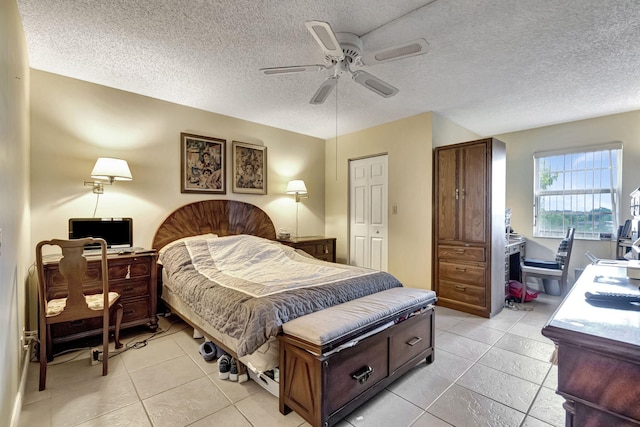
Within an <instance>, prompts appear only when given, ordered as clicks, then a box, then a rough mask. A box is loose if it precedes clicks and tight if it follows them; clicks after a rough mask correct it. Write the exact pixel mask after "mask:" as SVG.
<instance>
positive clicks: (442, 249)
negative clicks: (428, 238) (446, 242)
mask: <svg viewBox="0 0 640 427" xmlns="http://www.w3.org/2000/svg"><path fill="white" fill-rule="evenodd" d="M438 258H440V259H448V260H453V261H462V260H464V261H469V262H473V261H475V262H484V261H485V253H484V248H472V247H468V246H438Z"/></svg>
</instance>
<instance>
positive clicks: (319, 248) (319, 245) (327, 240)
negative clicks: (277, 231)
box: [278, 236, 336, 262]
mask: <svg viewBox="0 0 640 427" xmlns="http://www.w3.org/2000/svg"><path fill="white" fill-rule="evenodd" d="M278 242H280V243H282V244H283V245H287V246H291V247H292V248H295V249H301V250H303V251H305V252H306V253H308V254H309V255H312V256H314V257H316V258H318V259H321V260H323V261H329V262H336V238H335V237H324V236H309V237H291V238H290V239H278Z"/></svg>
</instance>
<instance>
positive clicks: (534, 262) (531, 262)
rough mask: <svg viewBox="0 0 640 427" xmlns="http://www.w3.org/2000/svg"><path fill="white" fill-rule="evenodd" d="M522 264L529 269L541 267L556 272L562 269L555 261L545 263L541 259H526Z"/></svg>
mask: <svg viewBox="0 0 640 427" xmlns="http://www.w3.org/2000/svg"><path fill="white" fill-rule="evenodd" d="M522 263H523V264H524V265H526V266H527V267H540V268H549V269H555V270H561V269H562V266H561V265H560V264H558V263H557V262H555V261H543V260H541V259H532V258H525V259H523V260H522Z"/></svg>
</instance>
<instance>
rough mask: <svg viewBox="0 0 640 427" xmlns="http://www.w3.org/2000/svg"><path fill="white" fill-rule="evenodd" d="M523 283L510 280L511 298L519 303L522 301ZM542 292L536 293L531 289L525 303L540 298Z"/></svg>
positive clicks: (528, 290)
mask: <svg viewBox="0 0 640 427" xmlns="http://www.w3.org/2000/svg"><path fill="white" fill-rule="evenodd" d="M522 288H523V285H522V283H520V282H518V281H517V280H509V296H510V297H512V298H515V299H517V300H518V302H520V301H522ZM539 294H540V292H534V291H532V290H531V289H527V295H526V296H525V297H524V302H529V301H533V300H534V299H536V298H537V297H538V295H539Z"/></svg>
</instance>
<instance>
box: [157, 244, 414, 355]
mask: <svg viewBox="0 0 640 427" xmlns="http://www.w3.org/2000/svg"><path fill="white" fill-rule="evenodd" d="M207 252H208V253H209V255H211V256H210V257H209V256H204V255H205V254H206V253H207ZM230 259H232V260H231V261H230ZM194 260H195V263H194ZM160 262H161V263H162V265H163V268H164V270H165V274H166V276H167V278H168V282H169V283H167V284H165V286H169V287H170V288H171V290H172V291H173V292H174V293H176V294H177V295H179V296H180V298H182V299H183V300H184V301H185V302H186V303H187V304H188V305H189V306H190V307H191V308H192V309H193V310H194V311H196V312H197V313H198V314H199V315H200V316H202V317H203V318H204V319H205V320H206V321H207V322H209V323H210V324H211V325H212V326H213V327H214V328H216V329H217V330H219V331H220V332H222V333H224V334H227V335H229V336H231V337H233V338H235V339H237V340H238V345H237V348H236V352H237V354H238V356H239V357H242V356H244V355H247V354H251V353H253V352H254V351H255V350H257V349H258V348H259V347H260V346H261V345H262V344H264V343H265V342H266V341H267V340H268V339H269V338H270V337H272V336H275V335H277V334H278V333H279V332H280V330H281V327H282V324H283V323H285V322H288V321H289V320H292V319H295V318H296V317H300V316H303V315H305V314H309V313H312V312H315V311H318V310H322V309H324V308H327V307H331V306H333V305H336V304H341V303H344V302H347V301H350V300H353V299H356V298H360V297H363V296H365V295H369V294H372V293H375V292H379V291H382V290H385V289H390V288H394V287H400V286H402V284H401V283H400V282H399V281H398V280H397V279H396V278H395V277H393V276H391V275H390V274H388V273H385V272H379V271H374V270H369V269H363V268H359V267H351V266H347V265H343V264H333V263H327V262H324V261H320V260H317V259H315V258H312V257H310V256H307V255H306V254H302V253H300V252H299V251H296V250H294V249H292V248H290V247H288V246H285V245H282V244H280V243H278V242H274V241H270V240H266V239H260V238H257V237H254V236H244V235H243V236H228V237H220V238H213V239H206V240H205V239H203V240H189V241H186V242H180V243H176V244H174V245H172V246H171V247H170V248H168V249H166V250H165V251H163V252H162V253H161V255H160ZM242 266H245V267H246V268H242ZM245 270H246V271H245ZM260 272H263V274H261V273H260ZM258 278H264V280H263V281H264V282H265V284H261V283H258V282H259V280H257V279H258ZM278 278H281V279H282V280H281V281H280V280H278ZM256 295H258V296H256Z"/></svg>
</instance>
